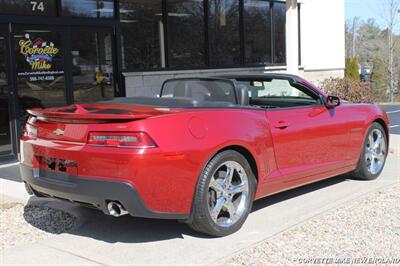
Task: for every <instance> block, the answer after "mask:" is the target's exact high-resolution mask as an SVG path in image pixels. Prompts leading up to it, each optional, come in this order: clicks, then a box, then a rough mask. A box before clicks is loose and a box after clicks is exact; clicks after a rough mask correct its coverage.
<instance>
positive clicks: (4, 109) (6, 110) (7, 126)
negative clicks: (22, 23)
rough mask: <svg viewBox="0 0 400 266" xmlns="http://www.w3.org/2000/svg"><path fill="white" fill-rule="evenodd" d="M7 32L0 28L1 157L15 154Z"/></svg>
mask: <svg viewBox="0 0 400 266" xmlns="http://www.w3.org/2000/svg"><path fill="white" fill-rule="evenodd" d="M7 40H8V39H7V32H6V29H5V28H2V27H0V157H4V156H10V155H12V153H13V148H12V136H11V121H10V120H11V117H10V106H11V105H10V90H9V86H8V67H7V65H8V63H7V60H6V59H7V58H8V54H7V49H6V47H7Z"/></svg>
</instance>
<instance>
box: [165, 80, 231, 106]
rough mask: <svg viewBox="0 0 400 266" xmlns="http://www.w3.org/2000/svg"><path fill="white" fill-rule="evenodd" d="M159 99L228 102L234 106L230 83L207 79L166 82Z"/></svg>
mask: <svg viewBox="0 0 400 266" xmlns="http://www.w3.org/2000/svg"><path fill="white" fill-rule="evenodd" d="M160 97H161V98H178V99H193V100H196V101H200V102H203V101H205V102H228V103H233V104H236V96H235V88H234V85H233V83H232V82H230V81H225V80H208V79H176V80H168V81H166V82H165V83H164V85H163V87H162V89H161V95H160Z"/></svg>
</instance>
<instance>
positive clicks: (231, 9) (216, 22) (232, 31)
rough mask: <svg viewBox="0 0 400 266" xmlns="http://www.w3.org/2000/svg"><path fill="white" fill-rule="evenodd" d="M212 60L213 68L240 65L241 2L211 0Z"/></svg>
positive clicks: (234, 0) (210, 33)
mask: <svg viewBox="0 0 400 266" xmlns="http://www.w3.org/2000/svg"><path fill="white" fill-rule="evenodd" d="M209 38H210V60H211V62H210V63H211V65H212V66H224V65H228V66H229V65H239V64H240V40H239V1H237V0H209Z"/></svg>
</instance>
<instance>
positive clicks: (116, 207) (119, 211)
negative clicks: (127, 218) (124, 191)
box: [107, 201, 128, 217]
mask: <svg viewBox="0 0 400 266" xmlns="http://www.w3.org/2000/svg"><path fill="white" fill-rule="evenodd" d="M107 210H108V213H109V214H110V215H111V216H114V217H120V216H122V215H126V214H128V212H127V211H126V210H125V208H124V206H122V204H121V203H119V202H117V201H110V202H108V203H107Z"/></svg>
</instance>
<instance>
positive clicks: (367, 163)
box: [353, 123, 388, 180]
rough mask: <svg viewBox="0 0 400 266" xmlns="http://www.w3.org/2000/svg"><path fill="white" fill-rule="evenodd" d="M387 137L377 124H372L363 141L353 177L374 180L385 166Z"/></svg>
mask: <svg viewBox="0 0 400 266" xmlns="http://www.w3.org/2000/svg"><path fill="white" fill-rule="evenodd" d="M387 143H388V142H387V135H386V132H385V130H384V129H383V127H382V126H381V125H380V124H379V123H373V124H372V125H371V126H370V127H369V129H368V134H367V136H366V138H365V140H364V145H363V150H362V152H361V156H360V159H359V162H358V167H357V169H356V171H354V173H353V176H354V177H355V178H357V179H362V180H373V179H376V178H377V177H378V176H379V175H380V174H381V172H382V170H383V167H384V166H385V162H386V157H387V150H388V145H387Z"/></svg>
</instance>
